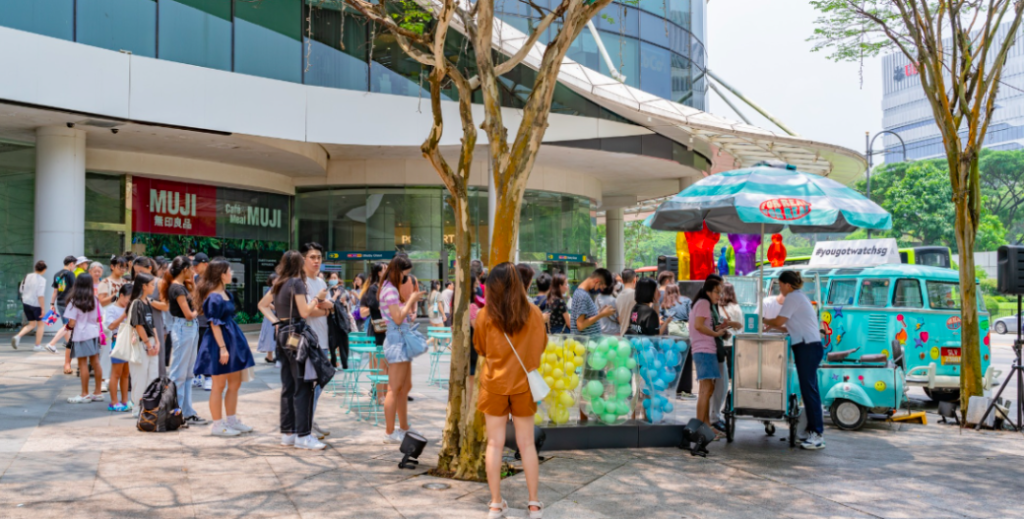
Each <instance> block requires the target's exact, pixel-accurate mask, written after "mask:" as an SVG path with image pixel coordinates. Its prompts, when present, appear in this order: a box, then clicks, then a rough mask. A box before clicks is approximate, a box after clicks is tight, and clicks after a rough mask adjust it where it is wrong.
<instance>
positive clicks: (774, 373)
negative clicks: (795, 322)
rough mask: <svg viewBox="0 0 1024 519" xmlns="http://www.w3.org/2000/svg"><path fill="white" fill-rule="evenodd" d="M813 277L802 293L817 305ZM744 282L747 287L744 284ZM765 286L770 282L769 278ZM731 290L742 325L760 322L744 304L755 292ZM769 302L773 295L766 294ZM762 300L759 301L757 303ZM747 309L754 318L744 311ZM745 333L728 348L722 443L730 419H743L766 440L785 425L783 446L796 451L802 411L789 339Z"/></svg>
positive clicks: (732, 428)
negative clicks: (729, 374)
mask: <svg viewBox="0 0 1024 519" xmlns="http://www.w3.org/2000/svg"><path fill="white" fill-rule="evenodd" d="M746 279H749V280H753V281H754V282H755V283H757V284H758V286H760V287H764V282H763V281H761V280H760V279H759V278H755V277H748V278H746ZM730 281H732V282H733V284H734V285H737V287H738V286H739V284H743V283H744V281H743V280H742V278H734V279H730ZM819 281H820V280H819V278H818V275H817V274H815V275H814V278H813V280H811V279H808V280H805V281H804V287H803V289H802V291H803V292H804V293H805V294H807V296H808V298H809V299H810V300H811V301H812V302H813V303H814V304H815V305H816V306H817V305H819V304H820V301H821V297H820V291H819V290H818V287H819V286H820V283H819ZM746 283H749V281H747V282H746ZM769 284H772V280H771V279H769ZM745 288H746V289H744V290H737V298H739V299H742V301H740V307H741V308H742V309H743V310H744V313H745V318H744V322H745V323H750V322H754V323H760V317H761V316H760V313H761V304H760V301H759V300H758V301H755V302H753V304H752V302H751V301H750V298H751V296H753V297H754V298H760V296H761V294H762V293H763V292H762V291H760V290H749V287H745ZM767 293H768V295H769V297H771V296H774V295H777V292H774V293H773V291H772V290H771V289H770V287H769V290H768V291H767ZM762 299H763V298H762ZM751 309H753V310H754V311H755V312H756V315H750V314H749V313H748V312H750V310H751ZM745 330H746V332H747V333H742V334H738V335H737V336H736V341H735V344H734V346H733V348H732V377H731V386H730V388H729V395H728V397H727V398H726V409H725V412H724V413H723V416H724V419H725V436H726V440H727V441H729V442H732V441H733V439H734V437H735V434H736V420H737V419H740V418H747V419H751V420H757V421H759V422H762V423H763V424H764V432H765V434H767V435H768V436H773V435H774V434H775V423H774V422H777V421H783V422H786V424H787V425H788V426H789V446H790V447H796V440H797V432H798V426H799V424H800V422H801V415H802V414H803V408H802V407H801V399H800V383H799V379H798V377H797V373H796V365H795V363H794V361H793V350H792V348H790V345H789V338H788V337H787V336H786V335H784V334H781V333H765V332H762V331H760V327H757V328H755V329H754V330H751V329H750V327H749V326H746V327H745Z"/></svg>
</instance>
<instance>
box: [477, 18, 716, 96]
mask: <svg viewBox="0 0 1024 519" xmlns="http://www.w3.org/2000/svg"><path fill="white" fill-rule="evenodd" d="M704 1H705V0H666V1H663V2H655V1H651V2H647V1H641V2H639V4H638V5H637V6H632V5H625V4H623V3H619V2H615V3H612V4H611V5H609V6H608V7H606V8H605V9H604V10H603V11H601V13H600V14H598V15H597V16H595V17H594V19H593V22H594V24H595V26H596V27H597V30H598V34H599V35H600V36H601V42H602V43H603V44H604V47H605V49H606V50H607V51H608V54H609V56H610V57H611V59H612V64H613V65H614V66H615V68H616V70H617V71H618V72H619V73H620V74H622V75H624V76H626V80H625V84H627V85H629V86H632V87H636V88H639V89H641V90H643V91H645V92H648V93H650V94H654V95H656V96H659V97H662V98H665V99H668V100H671V101H675V102H677V103H682V104H685V105H687V106H692V107H694V108H697V109H700V110H704V109H706V104H705V102H706V101H705V99H706V92H707V88H708V87H707V79H706V77H705V69H706V66H707V52H706V50H705V48H704V43H703V34H704ZM535 3H537V4H538V5H539V6H541V7H542V8H548V7H550V6H552V5H555V4H554V2H553V0H549V1H541V2H535ZM495 10H496V11H497V12H498V13H499V16H500V17H501V19H502V20H504V21H505V22H507V23H509V24H511V25H512V26H514V27H515V28H517V29H519V30H520V31H523V32H526V33H529V32H531V31H532V30H533V27H534V26H535V25H536V23H537V20H536V17H537V13H536V11H535V10H534V9H533V8H532V7H530V6H529V5H528V4H526V3H523V2H519V1H517V0H507V1H505V2H498V3H497V4H496V5H495ZM555 30H557V29H555ZM553 36H554V31H552V30H549V33H548V34H546V35H545V36H544V37H542V38H541V42H542V43H548V42H550V41H551V38H552V37H553ZM567 57H569V58H570V59H572V60H573V61H576V62H577V63H580V64H581V65H584V66H586V67H588V68H591V69H594V70H597V71H599V72H601V73H602V74H605V75H609V76H610V75H611V71H610V70H609V68H608V64H607V63H606V62H605V60H604V59H603V58H602V57H601V53H600V50H599V49H598V47H597V42H596V40H595V39H594V36H593V34H592V33H591V32H590V31H589V30H588V29H586V28H584V29H583V31H582V32H581V33H580V35H579V36H578V37H577V38H576V41H575V42H573V44H572V47H571V48H570V49H569V52H568V53H567Z"/></svg>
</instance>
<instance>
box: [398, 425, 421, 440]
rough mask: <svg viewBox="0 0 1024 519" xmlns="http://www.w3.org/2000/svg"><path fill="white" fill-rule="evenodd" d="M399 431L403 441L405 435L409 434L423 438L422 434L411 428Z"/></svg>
mask: <svg viewBox="0 0 1024 519" xmlns="http://www.w3.org/2000/svg"><path fill="white" fill-rule="evenodd" d="M401 431H402V439H403V440H405V435H406V434H409V433H414V434H416V435H418V436H423V434H422V433H420V432H419V431H417V430H416V429H413V428H412V427H410V428H408V429H402V430H401Z"/></svg>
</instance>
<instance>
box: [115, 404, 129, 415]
mask: <svg viewBox="0 0 1024 519" xmlns="http://www.w3.org/2000/svg"><path fill="white" fill-rule="evenodd" d="M131 410H132V407H131V404H117V405H115V406H114V411H116V412H118V413H126V412H128V411H131Z"/></svg>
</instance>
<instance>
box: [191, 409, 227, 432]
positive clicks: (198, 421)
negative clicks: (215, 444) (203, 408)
mask: <svg viewBox="0 0 1024 519" xmlns="http://www.w3.org/2000/svg"><path fill="white" fill-rule="evenodd" d="M208 423H210V421H209V420H207V419H205V418H202V417H200V416H199V415H197V414H194V415H192V416H189V417H186V418H185V425H188V426H189V427H191V426H193V425H206V424H208ZM215 436H216V435H215ZM232 436H234V435H232Z"/></svg>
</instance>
